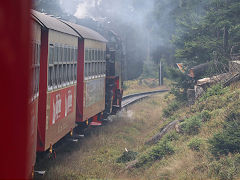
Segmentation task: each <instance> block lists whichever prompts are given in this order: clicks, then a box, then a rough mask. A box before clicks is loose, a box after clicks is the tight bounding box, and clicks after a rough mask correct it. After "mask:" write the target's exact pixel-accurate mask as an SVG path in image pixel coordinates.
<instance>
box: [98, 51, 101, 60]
mask: <svg viewBox="0 0 240 180" xmlns="http://www.w3.org/2000/svg"><path fill="white" fill-rule="evenodd" d="M100 59H101V54H100V50H98V61H100Z"/></svg>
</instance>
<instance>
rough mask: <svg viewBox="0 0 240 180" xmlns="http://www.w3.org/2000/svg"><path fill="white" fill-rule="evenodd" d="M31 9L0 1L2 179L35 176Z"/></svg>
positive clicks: (17, 1) (27, 4) (25, 3)
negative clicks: (31, 87) (33, 164)
mask: <svg viewBox="0 0 240 180" xmlns="http://www.w3.org/2000/svg"><path fill="white" fill-rule="evenodd" d="M29 9H30V1H28V0H25V1H22V0H21V1H20V0H15V1H0V12H1V16H0V22H1V23H0V39H1V41H0V49H1V50H0V67H1V71H0V82H1V85H2V86H1V88H0V92H1V93H0V94H1V101H0V107H1V126H0V127H1V128H0V142H1V148H0V155H1V158H0V159H1V163H0V179H28V178H31V174H32V163H33V161H34V158H33V156H32V152H34V145H33V144H32V142H33V141H34V140H33V139H32V138H34V137H33V136H32V127H33V126H34V125H33V121H32V118H31V114H30V109H31V107H32V106H31V102H32V99H31V97H32V95H31V93H30V81H31V78H30V77H31V76H30V73H31V68H30V67H31V66H32V62H31V58H30V54H31V53H30V42H31V37H30V34H31V29H30V14H29ZM31 92H32V91H31Z"/></svg>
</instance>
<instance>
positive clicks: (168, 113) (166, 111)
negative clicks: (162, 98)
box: [163, 101, 181, 118]
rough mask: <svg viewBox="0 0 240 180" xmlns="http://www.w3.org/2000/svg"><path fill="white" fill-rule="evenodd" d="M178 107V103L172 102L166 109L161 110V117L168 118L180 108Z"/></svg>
mask: <svg viewBox="0 0 240 180" xmlns="http://www.w3.org/2000/svg"><path fill="white" fill-rule="evenodd" d="M180 105H181V104H180V103H179V102H177V101H173V102H172V103H170V104H169V105H168V107H167V108H166V109H163V116H164V117H166V118H167V117H170V116H171V115H173V113H174V112H175V111H176V110H177V109H178V108H179V107H180Z"/></svg>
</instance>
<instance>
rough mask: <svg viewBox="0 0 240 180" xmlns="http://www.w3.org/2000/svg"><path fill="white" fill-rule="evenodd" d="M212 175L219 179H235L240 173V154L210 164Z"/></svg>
mask: <svg viewBox="0 0 240 180" xmlns="http://www.w3.org/2000/svg"><path fill="white" fill-rule="evenodd" d="M209 167H210V169H209V170H210V175H211V176H215V177H218V178H219V179H233V178H234V176H235V175H237V174H239V172H240V154H236V155H234V156H227V157H222V158H221V159H220V160H215V161H213V162H211V163H210V165H209Z"/></svg>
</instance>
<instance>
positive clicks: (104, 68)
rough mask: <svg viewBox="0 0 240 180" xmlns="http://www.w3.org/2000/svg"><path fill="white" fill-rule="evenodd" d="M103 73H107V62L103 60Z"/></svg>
mask: <svg viewBox="0 0 240 180" xmlns="http://www.w3.org/2000/svg"><path fill="white" fill-rule="evenodd" d="M103 74H106V62H103Z"/></svg>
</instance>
